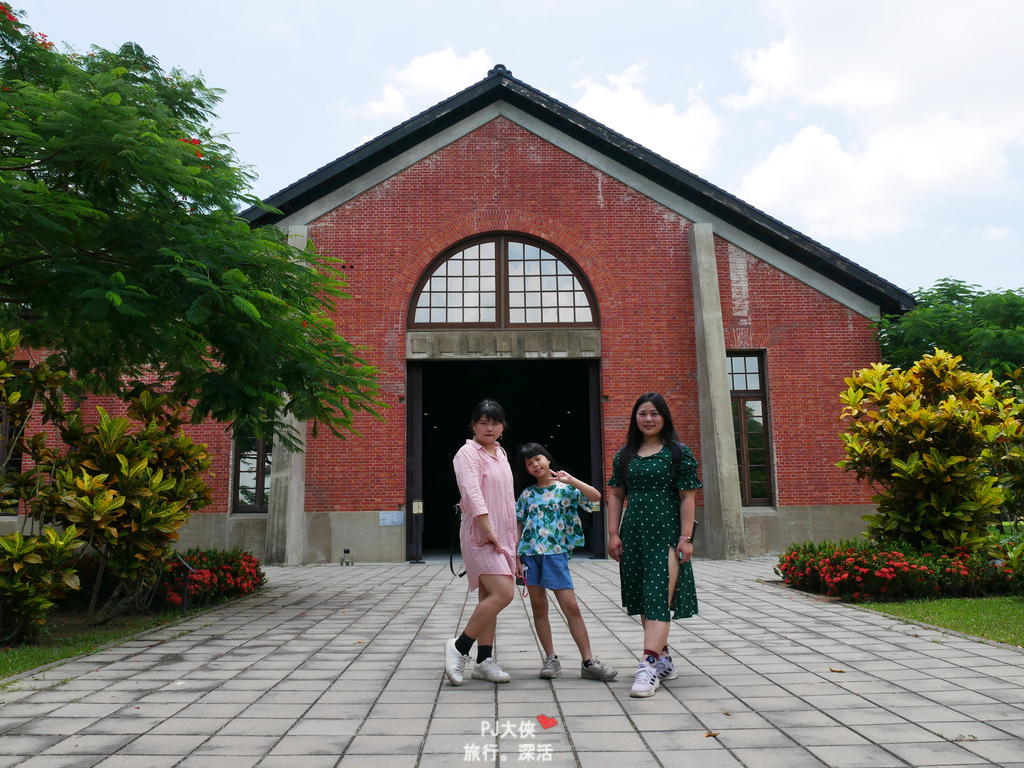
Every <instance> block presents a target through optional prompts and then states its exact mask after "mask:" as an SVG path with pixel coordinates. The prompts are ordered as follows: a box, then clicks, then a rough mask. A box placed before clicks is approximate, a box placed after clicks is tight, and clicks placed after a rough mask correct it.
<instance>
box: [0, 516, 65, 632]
mask: <svg viewBox="0 0 1024 768" xmlns="http://www.w3.org/2000/svg"><path fill="white" fill-rule="evenodd" d="M82 543H83V542H81V541H79V540H78V531H77V530H76V529H75V527H74V526H71V527H70V528H68V529H67V530H65V531H63V532H58V531H55V530H54V529H53V528H44V529H43V533H42V535H41V536H29V537H27V538H26V537H23V536H22V535H21V533H20V532H19V531H15V532H14V533H11V534H8V535H7V536H0V642H2V643H17V642H21V641H23V640H25V639H27V638H29V637H31V636H32V634H33V633H34V632H35V631H37V630H38V628H39V626H40V625H41V624H43V623H44V622H45V621H46V614H47V613H48V612H49V610H50V609H51V608H52V607H53V605H54V602H53V601H54V599H56V598H58V597H62V596H63V595H64V594H65V590H75V589H78V586H79V582H78V574H77V573H76V572H75V570H74V568H72V567H70V561H71V559H72V557H73V552H74V550H75V549H77V548H78V547H80V546H82Z"/></svg>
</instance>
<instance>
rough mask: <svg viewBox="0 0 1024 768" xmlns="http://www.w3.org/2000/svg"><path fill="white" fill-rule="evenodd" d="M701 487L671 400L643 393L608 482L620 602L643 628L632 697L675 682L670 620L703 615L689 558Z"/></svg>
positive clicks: (610, 536) (611, 545)
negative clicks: (675, 424)
mask: <svg viewBox="0 0 1024 768" xmlns="http://www.w3.org/2000/svg"><path fill="white" fill-rule="evenodd" d="M700 487H701V484H700V480H699V479H697V460H696V459H694V458H693V454H692V453H691V452H690V449H689V448H687V447H686V446H685V445H683V443H681V442H680V441H679V438H678V437H677V436H676V430H675V427H673V426H672V414H671V413H670V412H669V409H668V404H667V403H666V402H665V398H664V397H662V396H661V395H659V394H658V393H657V392H648V393H647V394H645V395H641V396H640V399H639V400H637V401H636V404H635V405H634V406H633V415H632V418H631V420H630V422H629V431H628V432H627V433H626V443H625V445H623V446H622V448H620V449H619V451H618V453H616V454H615V459H614V460H613V461H612V476H611V479H610V480H609V481H608V530H609V534H608V553H609V554H610V555H611V556H612V558H613V559H614V560H616V561H617V562H618V563H619V578H620V580H621V583H622V604H623V606H625V608H626V611H627V612H628V613H629V614H630V615H631V616H635V615H637V614H639V615H640V618H641V620H642V621H643V626H644V653H643V656H642V657H641V661H640V664H639V666H638V667H637V671H636V679H635V681H634V683H633V688H632V690H631V691H630V694H629V695H630V696H633V697H634V698H643V697H646V696H652V695H653V694H654V692H655V691H656V690H658V685H659V684H660V682H661V681H662V680H673V679H675V678H676V677H677V675H676V670H675V665H674V664H673V663H672V657H671V656H670V655H669V651H668V631H669V628H670V627H671V626H672V624H671V620H672V619H685V618H687V617H689V616H693V615H694V614H696V613H697V590H696V587H695V585H694V581H693V566H692V565H691V564H690V558H691V557H693V513H694V497H695V496H696V492H697V489H698V488H700ZM627 499H628V504H626V507H625V509H626V514H625V515H624V514H623V505H624V504H625V502H626V500H627Z"/></svg>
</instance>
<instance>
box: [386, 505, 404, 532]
mask: <svg viewBox="0 0 1024 768" xmlns="http://www.w3.org/2000/svg"><path fill="white" fill-rule="evenodd" d="M404 522H405V513H404V512H403V511H402V510H400V509H399V510H397V511H395V512H381V513H380V527H381V528H393V527H394V526H397V525H402V524H403V523H404Z"/></svg>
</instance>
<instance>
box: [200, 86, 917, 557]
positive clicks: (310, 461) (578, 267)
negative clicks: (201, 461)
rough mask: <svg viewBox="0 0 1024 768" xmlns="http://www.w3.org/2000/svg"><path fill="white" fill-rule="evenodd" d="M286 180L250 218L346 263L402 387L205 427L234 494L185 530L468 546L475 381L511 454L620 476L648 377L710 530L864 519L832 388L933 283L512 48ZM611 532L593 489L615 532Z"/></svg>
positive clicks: (760, 535)
mask: <svg viewBox="0 0 1024 768" xmlns="http://www.w3.org/2000/svg"><path fill="white" fill-rule="evenodd" d="M267 202H268V203H269V204H270V205H272V206H274V207H276V208H278V209H279V210H280V211H281V212H282V213H281V214H280V215H270V214H266V213H263V212H260V211H255V210H253V211H249V212H247V216H248V218H249V219H250V220H251V221H252V222H253V223H254V224H269V223H273V224H277V225H278V226H281V227H283V228H286V229H287V230H288V231H289V233H290V235H291V237H293V238H294V239H295V242H296V243H297V244H299V245H302V244H304V243H305V242H306V241H307V240H312V241H313V242H314V243H315V245H316V248H317V249H318V251H320V252H321V253H325V254H329V255H331V256H335V257H338V258H340V259H342V260H343V261H344V264H345V267H344V274H345V276H346V278H347V280H348V285H349V291H350V293H351V299H349V300H346V301H343V302H342V303H341V304H340V306H339V308H338V315H337V317H336V320H337V324H338V327H339V329H340V332H341V333H342V334H343V335H344V336H345V337H346V338H347V339H349V340H350V341H352V342H354V343H357V344H361V345H364V346H365V350H364V357H365V358H366V359H367V360H369V361H370V362H371V363H372V364H373V365H375V366H377V367H378V369H379V377H380V382H381V385H382V393H383V399H384V400H385V401H386V402H387V404H388V405H389V406H390V408H389V410H387V411H386V414H385V419H384V420H383V421H380V422H378V421H375V420H373V419H371V418H363V417H360V418H359V419H358V423H357V427H358V429H359V431H360V432H361V435H360V436H358V437H352V438H351V439H349V440H346V441H341V440H337V439H335V438H333V437H331V436H330V435H326V436H325V435H323V434H321V435H320V436H319V437H317V438H315V439H314V438H312V437H311V436H308V437H307V440H306V450H305V453H304V454H290V453H286V452H284V451H283V449H281V448H276V449H273V448H265V447H264V446H262V445H258V444H256V443H254V442H252V441H244V440H243V441H236V442H234V444H232V443H231V441H230V440H229V439H228V438H227V437H226V436H224V435H223V433H222V432H221V431H219V428H218V429H214V430H210V431H205V433H204V434H203V435H202V437H204V438H205V439H209V440H210V442H211V447H213V448H214V449H215V450H216V452H217V467H216V470H217V477H216V481H215V482H216V484H217V497H216V499H217V501H216V503H215V504H214V505H213V507H212V508H210V509H209V510H208V511H204V512H202V513H199V514H196V515H195V516H194V518H193V521H192V523H191V524H190V525H189V526H188V529H187V530H186V531H185V533H184V535H183V540H182V543H183V545H185V546H192V545H203V546H211V545H213V546H226V545H234V544H241V545H244V546H247V547H249V548H250V549H253V550H254V551H256V552H257V553H259V554H261V555H263V556H264V557H265V559H266V560H267V561H269V562H289V563H293V562H294V563H298V562H320V561H327V562H331V561H334V562H337V561H339V560H340V559H341V557H342V552H343V550H344V549H346V548H347V549H350V550H351V554H352V556H353V557H354V558H355V560H357V561H362V562H367V561H401V560H405V559H407V558H410V559H415V558H416V557H417V556H418V554H419V553H420V551H421V550H422V549H426V550H430V549H444V548H447V546H448V543H449V536H450V531H451V524H452V505H453V504H454V502H455V501H456V500H457V491H456V490H455V483H454V477H453V474H452V472H451V469H450V462H451V456H452V455H453V454H454V453H455V451H456V450H457V449H458V448H459V446H460V445H461V444H462V442H463V441H464V440H465V439H466V437H468V436H469V429H468V420H469V414H470V411H471V409H472V408H473V406H474V405H475V404H476V403H477V402H478V401H479V400H480V399H482V398H484V397H494V398H496V399H498V400H499V401H500V402H501V403H502V404H503V405H504V406H505V408H506V411H507V412H508V417H509V421H510V426H509V428H508V430H507V432H506V435H505V438H504V440H503V443H504V444H505V447H506V449H508V450H509V452H510V454H511V453H512V451H513V450H514V449H515V447H516V446H517V445H519V444H521V443H524V442H528V441H538V442H542V443H545V444H547V445H548V447H549V448H550V449H551V450H552V451H553V453H554V455H555V456H556V457H557V458H558V459H559V460H560V461H561V463H562V464H563V465H564V466H565V467H566V468H567V469H569V471H571V472H572V473H574V474H576V475H578V476H580V477H582V478H584V479H586V480H588V481H589V482H592V483H594V484H595V485H597V486H598V487H599V488H603V485H604V481H605V480H606V479H607V476H608V474H609V471H610V465H611V458H612V456H613V455H614V453H615V450H616V449H617V448H618V447H619V445H620V444H621V443H622V441H623V439H624V437H625V434H626V428H627V420H628V417H629V414H630V410H631V407H632V405H633V402H634V400H635V399H636V397H637V396H638V395H639V394H640V393H642V392H645V391H649V390H657V391H660V392H662V393H663V394H664V395H665V397H666V398H667V400H668V402H669V404H670V405H671V407H672V409H673V415H674V417H675V421H676V424H677V427H678V429H679V432H680V435H681V437H682V438H683V440H684V441H685V442H686V443H688V444H689V445H690V446H691V447H692V448H693V450H694V453H695V454H696V455H697V457H698V459H699V461H700V463H701V472H702V477H703V481H704V486H705V489H704V491H703V494H702V495H701V496H699V497H698V519H701V520H702V521H703V525H702V527H701V529H700V531H701V535H700V536H699V538H698V542H697V547H698V554H703V555H706V556H710V557H729V558H738V557H744V556H745V555H757V554H763V553H767V552H774V551H778V550H780V549H782V548H784V547H785V546H786V545H787V544H789V543H790V542H793V541H801V540H808V539H821V538H827V537H838V536H849V535H856V534H857V533H859V532H860V530H862V524H861V519H860V518H861V515H863V514H865V513H866V512H867V511H868V510H869V509H870V506H869V503H870V494H869V492H868V489H867V488H865V487H864V486H862V485H860V484H858V483H857V482H856V481H855V480H854V478H853V477H851V476H848V475H846V474H844V473H842V472H840V471H839V470H838V469H837V468H836V466H835V463H836V461H838V460H839V459H840V458H841V457H842V452H841V446H840V442H839V440H838V438H837V432H838V430H839V428H840V424H839V421H838V417H839V412H840V406H839V403H838V398H837V395H838V392H839V391H840V389H841V388H842V387H843V386H844V385H843V378H844V377H845V376H848V375H849V374H850V372H851V371H853V370H854V369H857V368H861V367H864V366H866V365H868V364H870V363H871V362H873V361H875V360H877V359H878V347H877V343H876V341H875V339H874V336H873V333H872V331H871V330H870V328H869V324H870V322H871V318H872V317H876V316H878V315H879V314H880V313H882V312H895V311H901V310H903V309H906V308H909V307H910V306H911V305H912V302H913V299H912V298H911V297H910V296H909V295H908V294H906V293H905V292H903V291H902V290H900V289H898V288H896V287H895V286H893V285H891V284H889V283H886V282H885V281H883V280H882V279H880V278H878V277H877V276H875V275H873V274H871V273H869V272H867V271H866V270H864V269H862V268H860V267H858V266H857V265H856V264H853V263H852V262H850V261H848V260H846V259H844V258H843V257H841V256H839V255H838V254H836V253H834V252H833V251H830V250H829V249H827V248H825V247H824V246H822V245H820V244H818V243H816V242H814V241H812V240H810V239H808V238H806V237H805V236H803V235H801V234H800V233H798V232H795V231H793V230H792V229H790V228H788V227H786V226H785V225H783V224H781V223H780V222H778V221H775V220H774V219H771V218H770V217H768V216H766V215H765V214H763V213H761V212H760V211H758V210H756V209H754V208H751V207H750V206H748V205H746V204H745V203H743V202H742V201H740V200H737V199H736V198H734V197H732V196H731V195H729V194H728V193H726V192H724V191H722V190H720V189H717V188H715V187H713V186H712V185H710V184H708V183H707V182H705V181H703V180H701V179H699V178H697V177H695V176H693V175H692V174H690V173H688V172H687V171H685V170H683V169H682V168H679V167H678V166H675V165H673V164H672V163H670V162H668V161H666V160H664V159H663V158H661V157H658V156H657V155H654V154H652V153H651V152H649V151H647V150H645V149H644V148H643V147H641V146H639V145H637V144H635V143H633V142H631V141H629V140H628V139H627V138H625V137H623V136H620V135H618V134H616V133H614V132H612V131H610V130H608V129H607V128H605V127H603V126H601V125H600V124H598V123H595V122H594V121H592V120H590V119H589V118H587V117H586V116H584V115H582V114H580V113H578V112H576V111H575V110H573V109H571V108H570V107H567V106H566V105H564V104H561V103H559V102H557V101H555V100H553V99H551V98H550V97H548V96H546V95H544V94H543V93H541V92H539V91H537V90H535V89H533V88H531V87H530V86H528V85H526V84H524V83H522V82H520V81H518V80H516V79H514V78H512V77H511V74H510V73H509V72H508V71H507V70H505V69H504V68H503V67H500V66H499V67H496V68H495V69H494V70H492V71H491V73H489V75H488V77H487V78H486V79H484V80H483V81H482V82H480V83H478V84H477V85H475V86H473V87H471V88H469V89H467V90H465V91H463V92H462V93H459V94H457V95H455V96H453V97H452V98H450V99H448V100H447V101H445V102H443V103H441V104H439V105H437V106H436V107H434V108H432V109H430V110H428V111H427V112H424V113H423V114H421V115H419V116H417V117H415V118H413V119H412V120H409V121H408V122H406V123H403V124H402V125H400V126H398V127H397V128H395V129H393V130H391V131H389V132H388V133H386V134H384V135H382V136H380V137H379V138H377V139H375V140H373V141H371V142H369V143H368V144H366V145H364V146H362V147H360V148H359V149H357V150H355V151H353V152H351V153H349V154H347V155H345V156H344V157H341V158H339V159H338V160H336V161H335V162H333V163H331V164H330V165H327V166H325V167H324V168H321V169H320V170H318V171H317V172H315V173H313V174H311V175H309V176H307V177H306V178H303V179H301V180H300V181H297V182H296V183H295V184H293V185H291V186H290V187H288V188H287V189H284V190H282V191H281V192H279V193H277V194H276V195H274V196H272V197H271V198H269V199H268V200H267ZM739 414H743V418H740V416H739ZM271 467H272V470H271ZM604 536H605V532H604V517H603V514H602V513H601V512H600V511H597V512H595V514H594V515H593V519H592V520H591V521H590V524H589V533H588V544H589V545H590V546H591V547H593V549H594V551H595V553H596V554H599V555H600V554H603V552H604Z"/></svg>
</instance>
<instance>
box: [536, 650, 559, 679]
mask: <svg viewBox="0 0 1024 768" xmlns="http://www.w3.org/2000/svg"><path fill="white" fill-rule="evenodd" d="M560 674H562V662H560V661H559V660H558V657H557V656H548V657H547V658H546V659H544V666H543V667H541V668H540V676H541V678H543V679H544V680H551V679H553V678H556V677H558V676H559V675H560Z"/></svg>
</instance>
